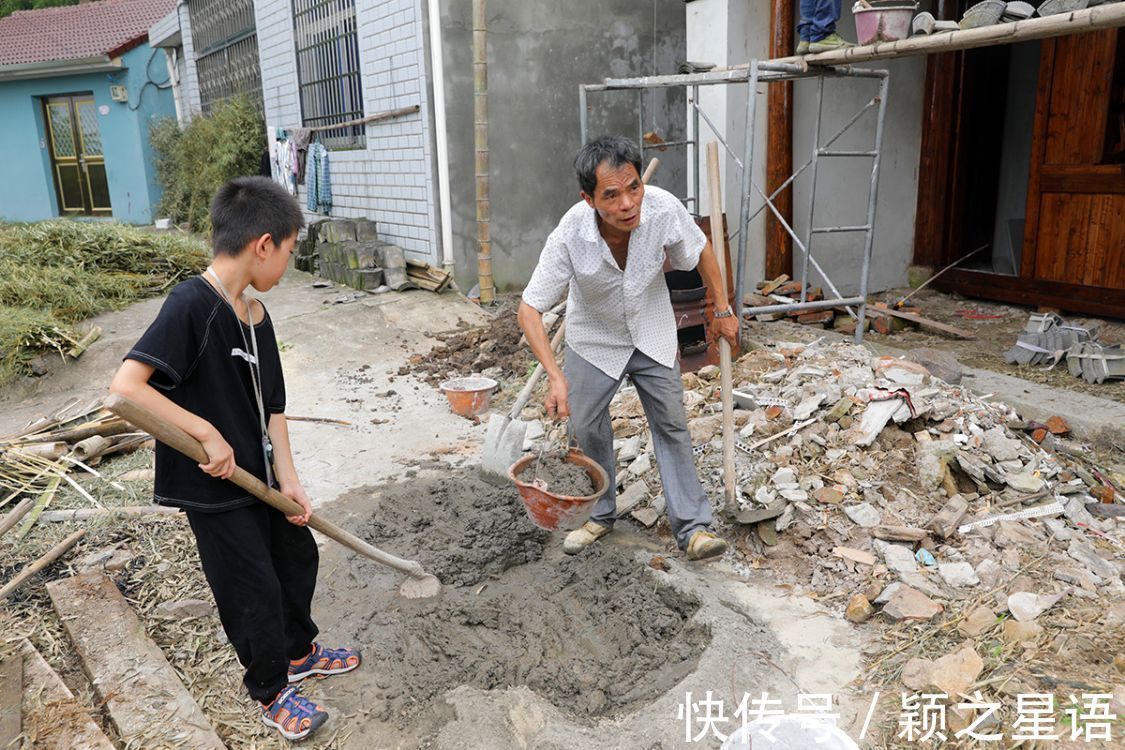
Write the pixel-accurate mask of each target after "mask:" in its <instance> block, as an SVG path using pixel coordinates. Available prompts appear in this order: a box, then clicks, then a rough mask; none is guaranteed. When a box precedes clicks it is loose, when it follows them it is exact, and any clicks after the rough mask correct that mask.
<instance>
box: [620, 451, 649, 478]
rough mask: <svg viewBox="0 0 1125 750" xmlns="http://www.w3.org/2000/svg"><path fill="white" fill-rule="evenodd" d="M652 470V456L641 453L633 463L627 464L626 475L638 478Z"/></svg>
mask: <svg viewBox="0 0 1125 750" xmlns="http://www.w3.org/2000/svg"><path fill="white" fill-rule="evenodd" d="M651 469H652V454H651V453H642V454H641V455H640V456H638V457H637V458H636V459H635V460H634V461H633V463H631V464H629V468H628V469H627V471H626V473H627V474H629V475H630V476H633V477H639V476H642V475H644V474H647V473H648V472H649V470H651Z"/></svg>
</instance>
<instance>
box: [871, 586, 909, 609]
mask: <svg viewBox="0 0 1125 750" xmlns="http://www.w3.org/2000/svg"><path fill="white" fill-rule="evenodd" d="M905 585H906V584H904V583H902V582H901V581H895V582H894V583H892V584H891V585H889V586H887V587H886V588H884V589H883V590H882V591H881V592H879V593H878V594H876V595H875V598H874V599H871V597H868V599H871V601H873V602H874V603H875V604H886V603H887V602H889V601H890V600H891V597H892V596H894V595H895V593H897V592H898V590H899V589H901V588H902V587H903V586H905Z"/></svg>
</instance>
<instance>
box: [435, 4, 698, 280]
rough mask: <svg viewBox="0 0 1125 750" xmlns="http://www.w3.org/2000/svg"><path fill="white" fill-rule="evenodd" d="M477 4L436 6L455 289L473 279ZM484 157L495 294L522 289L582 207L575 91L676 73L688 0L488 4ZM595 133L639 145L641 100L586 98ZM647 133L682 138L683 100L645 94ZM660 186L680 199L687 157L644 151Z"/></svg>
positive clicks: (619, 95) (672, 151) (682, 55)
mask: <svg viewBox="0 0 1125 750" xmlns="http://www.w3.org/2000/svg"><path fill="white" fill-rule="evenodd" d="M471 9H472V3H470V2H469V1H468V0H443V1H442V2H441V18H442V30H441V33H442V37H443V47H442V49H443V51H444V56H445V60H444V68H445V70H444V75H445V92H446V106H447V122H448V128H447V129H448V135H449V153H450V164H449V168H450V183H451V193H452V217H453V233H454V251H455V258H456V275H457V279H458V282H459V283H460V284H462V285H463V286H464V288H466V289H468V288H469V287H471V286H472V285H473V284H475V283H476V280H477V272H476V252H477V245H476V213H475V211H476V208H475V202H474V200H475V195H474V173H473V70H472V15H471ZM487 12H488V18H487V23H488V42H489V44H488V74H489V151H490V158H491V176H490V183H491V184H490V197H491V202H492V227H491V229H492V241H493V244H492V267H493V273H494V276H495V279H496V284H497V286H498V287H500V288H502V289H503V288H519V287H521V286H522V285H523V284H525V283H526V282H527V279H528V278H529V277H530V275H531V272H532V270H533V269H534V267H535V263H536V261H537V260H538V258H539V253H540V251H541V250H542V248H543V243H544V241H545V240H546V238H547V235H548V234H550V232H551V230H552V229H554V227H555V225H556V224H557V223H558V220H559V219H560V218H561V217H562V215H563V214H564V213H565V212H566V210H567V209H568V208H569V207H570V206H572V205H573V204H574V203H575V202H577V201H578V200H579V199H580V198H579V195H578V185H577V182H576V181H575V178H574V172H573V167H572V164H571V162H572V159H573V157H574V154H575V152H576V151H577V150H578V148H579V146H580V145H581V144H580V134H579V113H578V86H579V84H582V83H597V82H599V81H601V80H602V79H603V78H606V77H625V76H639V75H651V74H669V73H674V72H676V68H677V66H678V65H679V63H680V62H682V61H683V60H684V59H685V54H686V40H685V34H684V20H683V19H684V17H683V13H684V11H683V2H682V0H571V1H570V2H566V3H540V2H536V3H529V2H526V0H489V2H488V5H487ZM589 103H590V105H591V108H592V111H591V114H590V131H589V132H590V134H591V137H593V136H596V135H600V134H603V133H620V134H624V135H627V136H630V137H632V138H637V137H638V122H637V115H638V97H637V95H636V94H633V93H599V94H591V96H590V102H589ZM644 106H645V113H646V114H645V123H644V130H645V131H656V132H658V133H659V134H660V135H661V137H662V138H664V139H665V140H668V141H672V140H683V137H684V127H685V118H684V107H685V99H684V97H683V93H682V92H673V93H672V94H671V95H669V92H666V91H657V92H650V93H648V94H646V96H645V102H644ZM651 156H657V157H659V158H660V160H661V162H662V166H661V168H660V170H659V172H658V173H657V175H656V178H655V179H654V181H653V182H654V184H657V185H660V186H661V187H664V188H666V189H668V190H671V191H672V192H674V193H675V194H677V195H679V196H681V197H683V196H685V193H686V176H685V175H686V159H685V154H684V150H683V149H678V150H676V149H671V148H670V149H668V150H667V151H664V152H658V151H649V152H646V157H651Z"/></svg>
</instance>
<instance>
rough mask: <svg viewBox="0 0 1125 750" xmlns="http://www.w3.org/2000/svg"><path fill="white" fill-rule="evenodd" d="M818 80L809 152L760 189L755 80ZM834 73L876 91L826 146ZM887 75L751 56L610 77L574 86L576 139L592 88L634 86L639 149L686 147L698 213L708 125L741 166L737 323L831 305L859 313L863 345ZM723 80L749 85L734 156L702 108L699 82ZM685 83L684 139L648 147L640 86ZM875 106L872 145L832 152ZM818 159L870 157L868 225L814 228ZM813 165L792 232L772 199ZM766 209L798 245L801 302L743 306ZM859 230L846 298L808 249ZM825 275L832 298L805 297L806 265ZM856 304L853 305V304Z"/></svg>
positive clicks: (585, 136)
mask: <svg viewBox="0 0 1125 750" xmlns="http://www.w3.org/2000/svg"><path fill="white" fill-rule="evenodd" d="M807 78H815V79H817V95H816V118H815V129H814V136H813V149H812V156H811V157H810V158H809V159H808V161H806V162H805V163H804V164H803V165H801V166H800V167H799V168H798V169H797V170H796V171H794V172H793V174H792V175H790V176H789V178H788V179H787V180H785V182H783V183H782V184H781V185H779V186H778V187H777V189H776V190H774V191H773V192H772V193H771V194H770V195H768V196H767V195H766V194H765V192H764V191H763V190H762V189H761V188H760V187H759V186H758V185H757V183H755V181H754V179H753V160H754V125H755V122H754V119H755V113H756V107H757V90H758V84H759V83H766V84H770V83H782V82H785V81H794V80H799V79H807ZM837 78H865V79H872V80H875V81H878V87H879V88H878V92H877V93H876V94H875V96H873V97H872V98H871V99H870V100H869V101H868V102H867V104H865V105H864V106H863V107H861V108H860V109H859V111H858V112H856V113H855V115H854V116H853V117H852V118H851V119H850V120H848V122H847V123H846V124H845V125H844V126H843V127H842V128H840V129H839V130H838V131H837V132H836V133H835V134H834V135H833V136H832V137H831V138H829V139H828V140H827V141H826V142H825V143H824V144H823V145H821V142H820V141H821V127H820V126H821V119H822V116H823V111H824V81H825V80H826V79H837ZM888 80H889V74H888V72H887V71H886V70H867V69H863V68H854V67H851V66H839V67H827V66H805V65H797V64H792V63H783V62H776V61H771V60H752V61H751V62H750V63H749V65H748V66H747V67H745V68H735V69H727V70H721V71H711V72H706V73H686V74H679V75H667V76H646V77H641V78H607V79H606V80H605V81H603V82H602V83H598V84H583V85H581V86H579V88H578V101H579V109H580V114H579V119H580V122H581V138H582V143H583V144H585V143H587V142H588V140H589V133H588V119H587V118H588V116H589V103H588V97H589V94H591V93H595V92H608V91H636V92H638V99H639V105H638V106H639V109H638V123H639V128H638V136H639V145H640V148H641V149H642V151H643V150H647V149H649V148H666V147H669V146H684V147H685V148H688V149H690V153H691V156H692V164H693V165H694V166H693V169H692V171H691V174H692V176H691V178H690V179H692V180H693V182H694V185H693V191H692V197H691V198H688V200H687V202H691V203H694V204H695V205H694V208H695V209H696V213H699V171H700V170H699V166H698V165H699V154H700V148H699V141H700V131H699V127H700V119H702V120H703V122H704V123H705V124H706V125H707V127H708V128H710V129H711V132H712V133H713V134H714V136H715V138H716V139H717V140H718V142H719V143H720V144H722V146H723V148H724V149H725V150H726V152H727V153H728V154H729V155H730V156H731V158H732V159H733V161H734V163H735V164H736V165H737V166H738V168H739V169H740V170H741V186H740V187H741V190H740V195H741V201H740V206H739V220H738V227H737V229H736V230H735V231H734V232H733V233H731V234H730V238H731V239H734V237H735V236H737V237H738V260H737V262H736V264H735V267H736V269H737V270H736V274H735V279H736V281H735V312H736V314H737V316H738V320H739V323H740V324H741V321H742V318H743V316H744V315H758V314H762V313H780V312H802V311H809V312H811V311H814V310H824V309H829V308H834V307H843V308H845V309H846V310H847V311H848V313H849V314H850V315H851V316H852V317H853V318H855V319H856V329H855V341H856V343H857V344H858V343H861V342H862V341H863V332H864V331H863V329H864V325H865V317H866V312H867V287H868V278H869V276H870V272H871V248H872V241H873V238H874V233H875V204H876V197H877V193H878V187H879V163H880V160H881V157H882V152H883V124H884V121H885V118H886V111H887V84H888ZM720 84H721V85H726V84H745V85H746V86H747V97H746V142H745V145H744V148H743V155H742V158H741V159H739V158H738V156H737V155H736V154H735V153H734V151H733V150H732V149H731V147H730V145H728V144H727V142H726V140H725V139H724V138H723V137H722V135H721V134H720V133H719V132H718V131H717V129H716V128H715V125H714V123H712V122H711V119H710V118H709V117H707V114H706V113H705V112H703V110H702V109H701V108H700V106H699V89H700V87H701V86H713V85H720ZM674 87H684V88H689V89H690V90H691V94H690V96H689V99H688V101H689V103H690V107H691V117H690V118H689V120H688V127H687V137H686V138H685V139H684V140H682V141H670V142H667V143H660V144H657V145H653V146H649V145H647V144H645V142H644V92H645V91H646V90H648V89H657V88H674ZM873 108H877V109H878V114H877V118H876V125H875V144H874V147H873V148H872V149H871V150H864V151H833V150H831V149H832V144H834V143H835V142H836V141H837V140H839V139H840V137H841V136H843V135H844V133H846V132H847V131H848V130H849V129H850V128H851V127H852V126H853V125H855V123H856V122H858V121H859V119H860V118H861V117H862V116H863V115H864V114H865V113H866V112H867V111H868V110H870V109H873ZM821 158H868V159H871V160H872V163H871V184H870V188H869V193H868V196H867V218H866V221H865V223H863V224H857V225H851V226H836V227H817V226H815V225H814V223H813V222H814V219H815V212H814V209H815V206H816V178H817V167H818V165H819V162H820V159H821ZM810 167H811V169H812V174H811V181H812V184H811V186H810V189H809V207H808V223H807V229H806V232H805V237H804V240H803V241H802V238H801V237H798V236H797V232H796V230H794V229H793V227H792V226H791V225H790V224H789V222H788V221H786V220H785V218H784V217H783V216H782V215H781V213H780V212H779V211H778V209H777V207H776V206H775V205H774V200H775V199H776V198H777V196H778V195H779V194H780V193H781V192H782V191H783V190H785V189H786V188H787V187H789V186H790V185H792V184H793V182H794V181H795V180H796V179H797V177H799V176H800V175H801V174H802V173H803V172H805V170H807V169H809V168H810ZM753 193H757V194H758V196H759V197H760V198H761V199H762V204H761V205H760V206H758V207H757V208H756V209H755V210H754V211H753V213H751V210H750V208H751V198H752V197H753ZM766 208H769V210H770V212H771V213H773V215H774V217H775V218H776V219H777V221H778V223H780V224H781V226H782V227H784V228H785V231H786V232H787V233H788V234H789V236H790V237H791V238H792V239H793V243H794V244H795V245H796V247H797V249H798V250H799V251H800V255H801V266H800V269H801V272H800V279H799V280H800V281H801V299H800V302H793V303H787V304H778V305H769V306H754V307H746V308H743V306H742V294H743V287H744V284H745V279H744V276H745V273H746V270H745V259H746V242H747V234H748V231H749V230H748V228H749V226H750V222H751V221H753V220H754V219H755V218H756V217H757V216H758V214H760V213H761V212H762V211H764V210H765V209H766ZM857 232H862V233H863V234H864V241H863V266H862V270H861V272H860V279H859V294H858V295H857V296H855V297H844V296H843V295H841V294H840V292H839V290H838V289H837V288H836V285H835V284H834V283H833V281H832V279H831V278H829V276H828V274H827V273H825V271H824V269H823V268H822V267H821V265H820V263H818V262H817V260H816V258H815V257H813V254H812V251H811V248H812V240H813V236H814V235H817V234H833V233H857ZM810 263H811V264H812V266H813V268H814V269H815V270H816V272H817V273H818V274H820V276H821V277H822V278H823V279H824V281H825V283H826V284H827V286H828V288H829V290H830V291H831V292H832V294H833V295H835V297H833V298H831V299H824V300H817V301H809V300H808V299H807V294H808V291H807V287H808V273H809V264H810ZM853 306H855V307H856V308H857V309H858V312H857V311H856V310H853V309H852V307H853Z"/></svg>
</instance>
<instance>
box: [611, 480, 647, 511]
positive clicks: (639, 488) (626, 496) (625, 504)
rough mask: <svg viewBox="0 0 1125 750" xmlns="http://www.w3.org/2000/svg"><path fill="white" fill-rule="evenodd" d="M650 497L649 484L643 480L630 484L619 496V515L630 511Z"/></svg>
mask: <svg viewBox="0 0 1125 750" xmlns="http://www.w3.org/2000/svg"><path fill="white" fill-rule="evenodd" d="M647 497H648V485H647V484H645V483H644V482H643V481H637V482H633V483H632V484H630V485H629V486H628V487H626V488H625V491H624V492H622V493H620V494H618V496H617V517H618V518H620V517H621V516H623V515H625V514H626V513H628V512H630V511H631V510H633V509H634V508H636V507H637V506H638V505H640V504H641V502H642V501H644V499H645V498H647Z"/></svg>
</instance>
